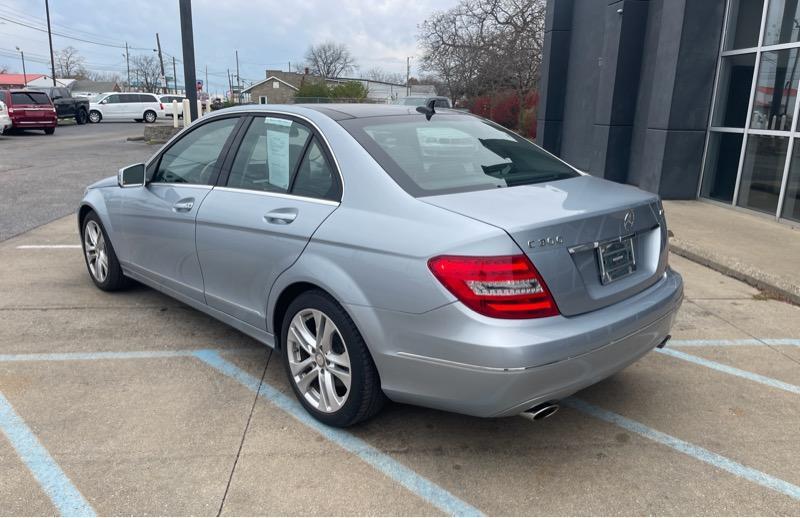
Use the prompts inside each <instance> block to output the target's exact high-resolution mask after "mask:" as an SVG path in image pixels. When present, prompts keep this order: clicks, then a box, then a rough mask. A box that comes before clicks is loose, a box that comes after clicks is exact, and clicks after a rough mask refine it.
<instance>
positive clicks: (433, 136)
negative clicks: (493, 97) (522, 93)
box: [339, 114, 580, 197]
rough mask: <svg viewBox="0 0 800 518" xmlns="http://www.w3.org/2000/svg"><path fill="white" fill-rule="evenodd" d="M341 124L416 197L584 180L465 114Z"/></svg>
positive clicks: (540, 151) (523, 141)
mask: <svg viewBox="0 0 800 518" xmlns="http://www.w3.org/2000/svg"><path fill="white" fill-rule="evenodd" d="M339 123H340V124H341V125H342V126H343V127H344V128H345V129H346V130H347V131H348V132H350V134H351V135H353V137H354V138H355V139H356V140H357V141H358V142H359V143H360V144H361V145H362V146H364V148H365V149H366V150H367V151H368V152H369V153H370V154H371V155H372V156H373V157H374V158H375V160H377V161H378V163H379V164H380V165H381V166H382V167H383V168H384V169H385V170H386V172H387V173H389V175H390V176H391V177H392V178H393V179H394V180H395V181H396V182H397V183H398V184H399V185H400V186H401V187H402V188H403V189H405V190H406V192H408V193H409V194H411V195H412V196H417V197H419V196H431V195H436V194H447V193H453V192H463V191H476V190H483V189H497V188H498V187H515V186H518V185H529V184H535V183H542V182H551V181H556V180H563V179H566V178H573V177H576V176H580V174H579V173H578V172H576V171H575V170H574V169H572V168H571V167H569V166H568V165H566V164H564V163H563V162H561V161H560V160H558V159H556V158H555V157H553V156H552V155H550V154H549V153H547V152H546V151H544V150H543V149H541V148H540V147H538V146H536V145H534V144H533V143H532V142H530V141H528V140H526V139H524V138H522V137H520V136H518V135H515V134H514V133H511V132H510V131H508V130H506V129H504V128H502V127H500V126H497V125H494V124H491V123H489V122H487V121H484V120H481V119H479V118H477V117H471V116H465V115H447V114H436V115H434V116H433V118H432V119H431V120H430V121H428V120H426V119H425V116H424V115H422V114H419V115H407V116H405V115H404V116H394V117H368V118H362V119H349V120H342V121H339Z"/></svg>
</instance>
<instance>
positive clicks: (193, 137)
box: [150, 117, 239, 185]
mask: <svg viewBox="0 0 800 518" xmlns="http://www.w3.org/2000/svg"><path fill="white" fill-rule="evenodd" d="M237 122H239V119H238V118H235V117H231V118H227V119H221V120H216V121H212V122H209V123H206V124H203V125H202V126H200V127H199V128H197V129H195V130H192V131H190V132H189V133H187V134H186V135H184V136H183V137H182V138H180V139H179V140H178V141H177V142H175V143H174V144H173V145H172V146H170V147H169V149H167V150H166V151H165V152H164V154H163V155H161V160H160V162H159V164H158V168H157V169H156V171H155V174H154V175H153V178H152V179H151V180H150V181H151V182H152V183H188V184H197V185H210V184H211V182H212V180H213V174H214V171H215V169H216V168H215V166H216V164H217V160H218V158H219V154H220V152H222V149H223V148H224V147H225V142H226V141H227V140H228V137H230V134H231V132H232V131H233V128H234V127H235V126H236V123H237Z"/></svg>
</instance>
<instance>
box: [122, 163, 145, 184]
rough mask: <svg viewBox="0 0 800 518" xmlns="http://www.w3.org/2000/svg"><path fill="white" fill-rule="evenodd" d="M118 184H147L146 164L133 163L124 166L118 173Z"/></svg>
mask: <svg viewBox="0 0 800 518" xmlns="http://www.w3.org/2000/svg"><path fill="white" fill-rule="evenodd" d="M117 184H119V186H120V187H122V188H125V187H142V186H143V185H144V184H145V169H144V164H133V165H129V166H128V167H123V168H122V169H120V170H119V172H118V173H117Z"/></svg>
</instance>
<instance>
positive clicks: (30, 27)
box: [0, 16, 151, 50]
mask: <svg viewBox="0 0 800 518" xmlns="http://www.w3.org/2000/svg"><path fill="white" fill-rule="evenodd" d="M0 20H5V21H7V22H11V23H14V24H17V25H21V26H23V27H27V28H29V29H33V30H35V31H39V32H45V33H46V32H47V29H42V28H41V27H36V26H34V25H30V24H28V23H24V22H21V21H19V20H14V19H11V18H8V17H6V16H0ZM51 32H52V34H53V35H55V36H59V37H61V38H67V39H70V40H75V41H82V42H84V43H91V44H92V45H99V46H101V47H111V48H116V49H124V48H125V45H115V44H111V43H101V42H99V41H92V40H87V39H84V38H77V37H75V36H69V35H67V34H62V33H60V32H56V31H51ZM129 48H130V49H133V50H151V49H149V48H145V47H129Z"/></svg>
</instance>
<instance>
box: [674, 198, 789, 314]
mask: <svg viewBox="0 0 800 518" xmlns="http://www.w3.org/2000/svg"><path fill="white" fill-rule="evenodd" d="M664 208H665V210H666V212H667V224H668V225H669V229H670V230H671V231H672V233H673V234H674V236H673V237H672V238H670V250H671V251H672V252H674V253H676V254H678V255H681V256H684V257H686V258H687V259H691V260H692V261H695V262H698V263H700V264H703V265H705V266H708V267H710V268H713V269H715V270H717V271H719V272H722V273H724V274H726V275H729V276H731V277H734V278H736V279H739V280H742V281H744V282H746V283H748V284H750V285H752V286H755V287H757V288H759V289H761V290H763V291H765V292H767V293H769V294H771V295H774V296H777V297H779V298H782V299H785V300H787V301H789V302H793V303H795V304H800V228H799V227H800V226H799V227H794V228H793V227H791V226H789V225H784V224H780V223H777V222H776V221H774V220H770V219H768V218H762V217H759V216H757V215H754V214H748V213H746V212H742V211H737V210H734V209H728V208H725V207H719V206H717V205H714V204H711V203H706V202H702V201H665V202H664Z"/></svg>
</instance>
